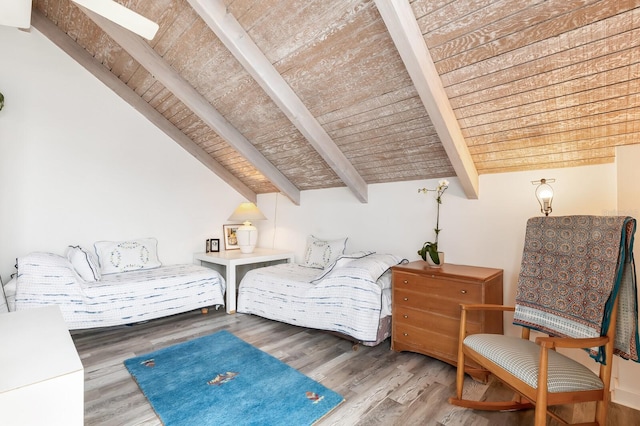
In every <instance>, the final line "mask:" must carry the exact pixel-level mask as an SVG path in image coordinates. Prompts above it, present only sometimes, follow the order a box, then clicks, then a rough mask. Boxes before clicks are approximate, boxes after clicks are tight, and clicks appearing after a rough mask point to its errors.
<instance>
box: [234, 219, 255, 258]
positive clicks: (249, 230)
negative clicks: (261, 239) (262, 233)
mask: <svg viewBox="0 0 640 426" xmlns="http://www.w3.org/2000/svg"><path fill="white" fill-rule="evenodd" d="M236 237H237V238H238V246H239V247H240V252H242V253H245V254H249V253H253V249H255V248H256V243H257V242H258V229H257V228H256V227H255V226H253V225H251V224H249V225H247V224H244V225H242V226H241V227H239V228H238V229H237V230H236Z"/></svg>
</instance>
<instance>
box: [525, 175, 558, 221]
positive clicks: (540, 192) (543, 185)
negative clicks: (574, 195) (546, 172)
mask: <svg viewBox="0 0 640 426" xmlns="http://www.w3.org/2000/svg"><path fill="white" fill-rule="evenodd" d="M555 181H556V180H555V179H540V180H533V181H531V184H533V185H538V187H537V188H536V198H537V199H538V203H540V212H542V213H544V215H545V216H549V213H551V211H552V209H551V201H553V188H552V187H551V185H549V183H553V182H555Z"/></svg>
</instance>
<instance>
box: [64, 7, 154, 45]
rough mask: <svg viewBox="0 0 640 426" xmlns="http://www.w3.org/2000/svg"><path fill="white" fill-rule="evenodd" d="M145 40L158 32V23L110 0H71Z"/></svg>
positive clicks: (150, 38)
mask: <svg viewBox="0 0 640 426" xmlns="http://www.w3.org/2000/svg"><path fill="white" fill-rule="evenodd" d="M71 1H72V2H74V3H76V4H78V5H79V6H82V7H84V8H86V9H88V10H90V11H92V12H95V13H97V14H98V15H100V16H104V17H105V18H107V19H109V20H110V21H113V22H115V23H116V24H118V25H120V26H121V27H123V28H126V29H128V30H129V31H132V32H134V33H136V34H138V35H139V36H141V37H144V38H146V39H147V40H152V39H153V37H155V35H156V32H158V28H159V27H158V24H156V23H155V22H153V21H151V20H150V19H147V18H145V17H144V16H142V15H140V14H138V13H136V12H134V11H133V10H131V9H128V8H127V7H125V6H123V5H121V4H119V3H116V2H115V1H112V0H71Z"/></svg>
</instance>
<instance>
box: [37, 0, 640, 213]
mask: <svg viewBox="0 0 640 426" xmlns="http://www.w3.org/2000/svg"><path fill="white" fill-rule="evenodd" d="M33 3H34V6H33V8H34V15H33V19H32V24H33V26H34V27H35V28H37V29H38V30H40V31H42V32H43V33H44V34H45V35H46V36H47V37H49V38H50V39H52V40H53V41H54V42H56V43H57V44H58V45H59V46H61V47H62V48H63V49H65V50H66V51H67V52H69V53H70V54H71V55H72V56H73V57H74V58H76V59H77V60H78V61H79V62H80V63H82V64H83V65H85V66H86V67H87V69H90V70H92V72H94V74H96V75H98V76H99V78H101V79H102V80H103V81H105V83H107V84H108V85H109V86H110V87H112V88H113V89H114V90H115V91H116V93H119V94H120V95H121V96H123V98H124V99H127V101H128V102H130V103H131V104H132V105H134V106H135V107H136V108H137V109H139V110H140V111H141V112H143V113H144V114H145V115H147V116H148V117H150V119H151V120H152V121H153V122H154V123H156V124H157V125H158V126H159V127H160V128H162V129H163V130H164V131H165V132H167V134H169V135H170V136H172V137H173V138H174V139H175V140H176V141H177V142H178V143H180V144H181V145H182V146H184V147H185V148H186V149H187V150H188V151H189V152H191V153H192V154H193V155H195V156H196V157H197V158H199V159H200V160H201V161H202V162H203V163H204V164H205V165H207V166H208V167H209V168H211V169H212V170H214V171H215V172H216V173H218V174H219V175H220V176H222V177H223V178H224V179H226V180H227V181H228V182H229V183H230V184H231V185H232V186H233V187H234V188H236V189H237V190H238V191H239V192H241V193H242V194H243V195H245V196H246V197H247V198H248V199H255V194H261V193H269V192H276V191H280V192H283V193H285V194H286V195H287V196H289V197H290V198H291V199H292V200H293V201H294V202H296V203H299V191H303V190H309V189H318V188H329V187H338V186H347V187H349V188H350V189H351V190H352V191H353V193H354V195H355V196H356V197H357V198H358V199H360V200H361V201H366V199H367V193H366V185H368V184H372V183H380V182H393V181H406V180H418V179H428V178H444V177H452V176H454V175H458V176H459V177H461V181H462V182H463V187H464V188H465V192H466V193H467V196H469V197H475V196H477V186H474V185H476V184H475V183H474V181H477V175H478V174H483V173H500V172H508V171H521V170H532V169H544V168H558V167H572V166H579V165H588V164H599V163H607V162H612V161H613V160H614V147H615V146H617V145H626V144H633V143H637V141H640V139H639V138H638V136H639V132H640V121H639V118H640V102H639V101H640V97H639V96H638V93H639V89H640V85H639V84H638V82H639V77H640V72H639V64H638V63H639V62H640V53H639V52H640V50H639V49H638V44H640V0H638V1H631V0H600V1H595V0H530V1H526V2H525V1H520V0H495V1H478V0H453V1H452V0H415V1H408V0H376V1H374V0H211V1H200V0H189V1H187V0H154V1H147V0H119V3H121V4H124V5H125V6H127V7H129V8H130V9H132V10H134V11H136V12H138V13H140V14H142V15H144V16H146V17H148V18H149V19H151V20H153V21H155V22H157V23H158V24H159V25H160V30H159V32H158V34H157V35H156V36H155V38H154V39H153V40H151V41H146V40H143V39H141V38H139V37H138V36H135V35H132V33H129V32H128V31H126V30H123V29H122V28H120V27H118V26H117V25H109V24H110V23H109V22H100V17H96V16H91V13H83V11H81V10H80V9H79V8H78V7H77V6H75V4H73V3H70V2H69V1H68V0H34V1H33ZM192 5H193V6H192ZM196 10H197V12H196ZM407 11H408V14H407ZM90 17H91V19H90ZM407 17H408V18H407ZM403 19H404V20H403ZM96 23H97V24H96ZM414 33H415V34H417V36H415V34H414ZM243 55H244V56H243ZM96 64H98V65H99V67H96ZM434 65H435V67H434ZM96 68H97V71H96ZM430 69H432V71H429V70H430ZM105 70H106V71H108V72H107V73H105V72H104V71H105ZM100 76H102V77H100ZM448 114H450V118H447V117H449V115H448ZM114 125H117V123H114ZM465 182H468V185H465Z"/></svg>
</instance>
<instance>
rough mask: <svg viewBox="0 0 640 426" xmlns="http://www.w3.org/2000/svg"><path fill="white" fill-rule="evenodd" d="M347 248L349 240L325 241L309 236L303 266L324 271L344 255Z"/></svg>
mask: <svg viewBox="0 0 640 426" xmlns="http://www.w3.org/2000/svg"><path fill="white" fill-rule="evenodd" d="M346 246H347V238H340V239H337V240H326V241H325V240H321V239H319V238H316V237H314V236H313V235H309V238H307V248H306V249H305V251H304V261H303V263H302V266H307V267H309V268H319V269H324V268H326V267H327V266H328V265H330V264H331V263H333V262H334V261H335V260H336V259H337V258H338V257H340V256H341V255H342V254H344V249H345V247H346Z"/></svg>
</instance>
